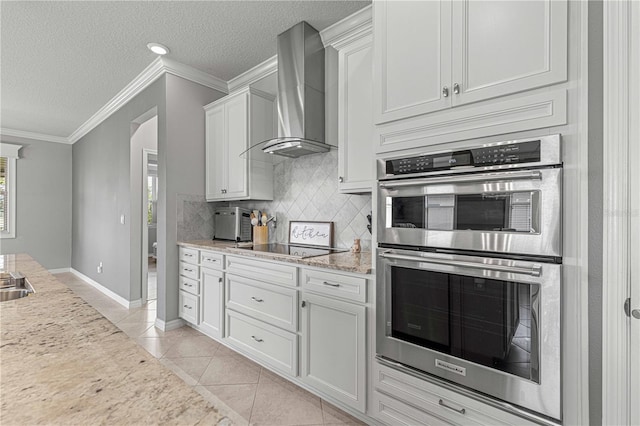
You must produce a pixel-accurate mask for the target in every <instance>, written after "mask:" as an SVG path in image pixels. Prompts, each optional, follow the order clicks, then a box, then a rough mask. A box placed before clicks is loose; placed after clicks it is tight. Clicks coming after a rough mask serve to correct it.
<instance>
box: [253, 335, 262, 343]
mask: <svg viewBox="0 0 640 426" xmlns="http://www.w3.org/2000/svg"><path fill="white" fill-rule="evenodd" d="M251 338H252V339H253V340H255V341H256V342H258V343H262V342H264V340H262V339H258V338H257V337H256V336H251Z"/></svg>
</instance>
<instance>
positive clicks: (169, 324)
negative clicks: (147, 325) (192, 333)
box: [154, 318, 185, 331]
mask: <svg viewBox="0 0 640 426" xmlns="http://www.w3.org/2000/svg"><path fill="white" fill-rule="evenodd" d="M183 325H185V322H184V321H183V320H181V319H180V318H178V319H174V320H171V321H163V320H161V319H160V318H156V322H155V323H154V326H155V327H156V328H158V329H160V330H162V331H169V330H175V329H176V328H180V327H182V326H183Z"/></svg>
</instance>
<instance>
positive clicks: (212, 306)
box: [200, 268, 224, 339]
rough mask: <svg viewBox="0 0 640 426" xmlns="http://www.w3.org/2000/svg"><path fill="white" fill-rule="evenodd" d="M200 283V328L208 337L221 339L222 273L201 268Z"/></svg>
mask: <svg viewBox="0 0 640 426" xmlns="http://www.w3.org/2000/svg"><path fill="white" fill-rule="evenodd" d="M200 282H201V289H202V294H201V295H200V301H201V308H200V311H201V312H202V317H201V321H200V328H202V331H204V332H205V333H206V334H208V335H209V336H211V337H215V338H218V339H221V338H222V337H223V334H224V273H223V272H222V271H217V270H215V269H209V268H201V269H200Z"/></svg>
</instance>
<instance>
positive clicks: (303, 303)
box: [301, 300, 307, 308]
mask: <svg viewBox="0 0 640 426" xmlns="http://www.w3.org/2000/svg"><path fill="white" fill-rule="evenodd" d="M301 306H302V307H303V308H304V307H306V306H307V302H305V301H304V300H303V301H302V305H301Z"/></svg>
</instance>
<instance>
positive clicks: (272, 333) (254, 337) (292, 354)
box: [227, 309, 298, 376]
mask: <svg viewBox="0 0 640 426" xmlns="http://www.w3.org/2000/svg"><path fill="white" fill-rule="evenodd" d="M227 340H228V341H229V343H232V344H233V345H234V346H236V347H238V348H239V349H240V350H242V351H244V352H248V353H249V354H250V355H253V356H254V357H255V358H257V359H258V360H259V361H262V362H264V363H265V364H267V365H268V366H270V367H271V368H273V369H275V370H278V371H280V372H282V373H285V374H287V375H290V376H296V375H297V373H298V351H297V346H298V336H297V335H296V334H294V333H290V332H288V331H284V330H281V329H279V328H277V327H274V326H272V325H269V324H267V323H265V322H262V321H258V320H256V319H253V318H251V317H248V316H246V315H243V314H241V313H238V312H234V311H232V310H231V309H227Z"/></svg>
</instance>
